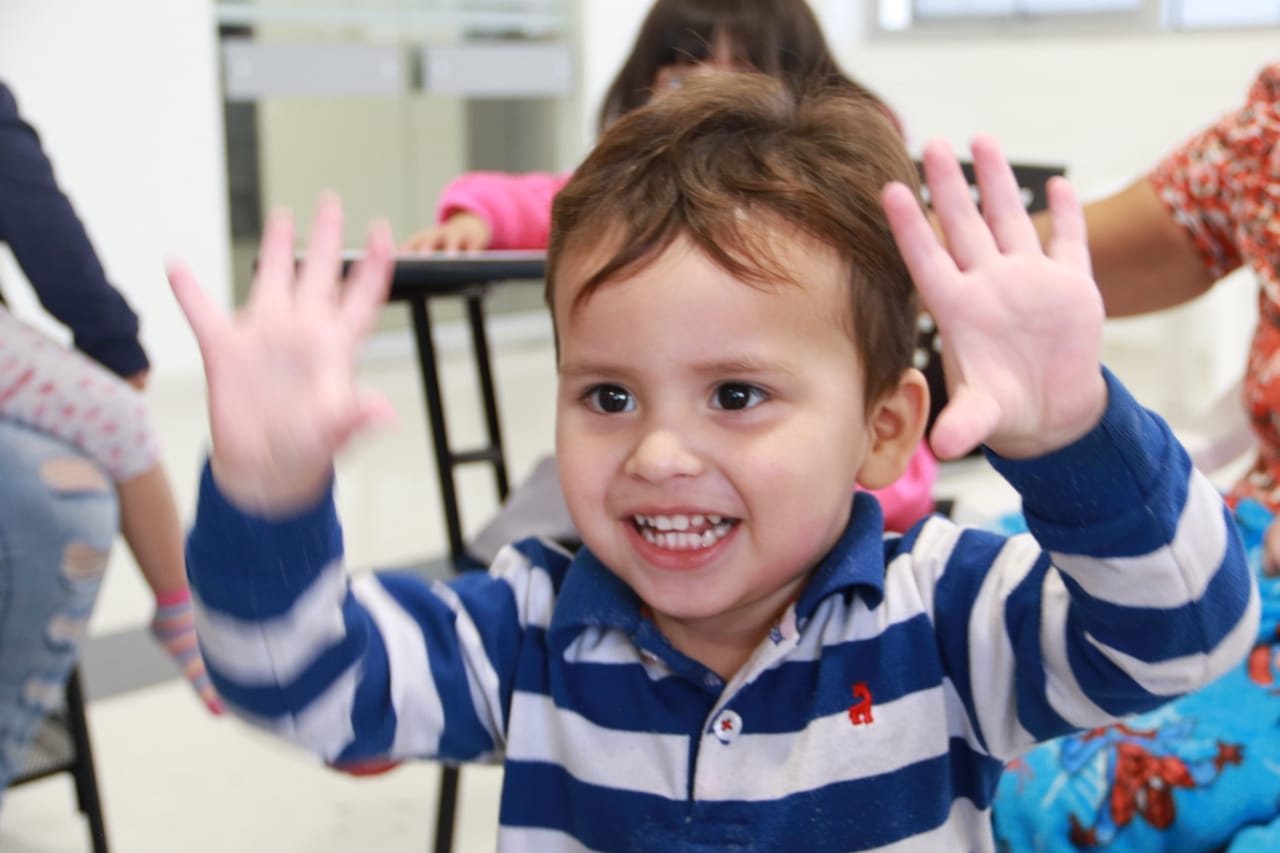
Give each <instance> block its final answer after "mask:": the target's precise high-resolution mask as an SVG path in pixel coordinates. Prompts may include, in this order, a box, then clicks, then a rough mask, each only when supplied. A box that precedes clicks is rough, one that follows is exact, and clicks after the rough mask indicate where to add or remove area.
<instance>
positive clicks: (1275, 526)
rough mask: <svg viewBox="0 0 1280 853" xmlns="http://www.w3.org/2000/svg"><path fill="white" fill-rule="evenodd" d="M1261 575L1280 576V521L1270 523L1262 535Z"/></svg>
mask: <svg viewBox="0 0 1280 853" xmlns="http://www.w3.org/2000/svg"><path fill="white" fill-rule="evenodd" d="M1262 573H1263V574H1264V575H1266V576H1267V577H1272V578H1273V577H1276V576H1277V575H1280V519H1277V520H1275V521H1272V522H1271V524H1270V525H1269V526H1268V527H1267V532H1266V533H1264V534H1263V535H1262Z"/></svg>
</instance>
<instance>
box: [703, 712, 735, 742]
mask: <svg viewBox="0 0 1280 853" xmlns="http://www.w3.org/2000/svg"><path fill="white" fill-rule="evenodd" d="M711 730H712V731H713V732H715V735H716V737H717V738H719V740H720V742H721V743H732V742H733V741H734V740H735V739H736V738H737V737H738V735H739V734H741V733H742V717H740V716H738V713H737V712H736V711H730V710H727V709H726V710H724V711H721V712H720V713H719V714H718V715H717V716H716V721H715V722H714V723H713V724H712V727H711Z"/></svg>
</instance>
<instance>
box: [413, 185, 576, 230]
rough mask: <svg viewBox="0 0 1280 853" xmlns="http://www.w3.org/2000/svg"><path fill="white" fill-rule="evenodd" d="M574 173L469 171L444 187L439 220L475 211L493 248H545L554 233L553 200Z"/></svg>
mask: <svg viewBox="0 0 1280 853" xmlns="http://www.w3.org/2000/svg"><path fill="white" fill-rule="evenodd" d="M572 174H573V173H572V172H565V173H563V174H559V175H553V174H550V173H548V172H530V173H528V174H523V175H513V174H510V173H507V172H470V173H468V174H466V175H462V176H460V177H458V178H455V179H454V180H453V181H452V182H450V184H449V185H448V186H447V187H445V189H444V192H443V193H442V194H441V196H440V203H439V206H438V207H437V209H436V221H437V222H443V221H444V220H446V219H448V218H449V217H450V216H452V215H453V214H455V213H457V212H459V211H465V212H467V213H473V214H475V215H476V216H479V217H480V218H481V219H483V220H484V221H485V223H486V224H487V225H488V226H489V229H490V230H491V232H492V239H491V241H490V243H489V248H490V249H545V248H547V241H548V240H549V239H550V234H551V201H552V199H554V198H555V195H556V193H558V192H560V190H561V188H563V187H564V185H565V184H567V183H568V182H569V178H570V177H571V176H572Z"/></svg>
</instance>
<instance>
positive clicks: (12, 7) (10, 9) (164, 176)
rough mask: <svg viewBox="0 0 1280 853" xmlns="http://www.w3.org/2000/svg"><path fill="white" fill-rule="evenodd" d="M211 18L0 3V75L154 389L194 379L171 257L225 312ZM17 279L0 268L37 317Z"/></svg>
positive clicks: (10, 292) (122, 7)
mask: <svg viewBox="0 0 1280 853" xmlns="http://www.w3.org/2000/svg"><path fill="white" fill-rule="evenodd" d="M212 8H213V4H212V3H211V2H209V0H113V2H110V3H104V2H98V0H41V2H38V3H36V2H14V3H6V4H5V5H4V12H3V16H2V17H3V20H2V22H0V78H3V79H5V80H6V81H7V82H8V83H9V84H10V86H11V87H12V88H13V89H14V91H15V93H16V94H17V97H18V102H19V105H20V107H21V108H22V110H23V112H24V114H25V115H26V117H27V119H28V121H30V122H31V123H32V124H33V125H35V126H36V128H37V130H38V131H39V132H40V134H41V137H42V139H43V141H44V143H45V147H46V150H47V151H48V152H49V154H50V155H51V157H52V159H53V161H54V166H55V169H56V172H57V175H58V178H59V179H60V181H61V183H62V184H63V187H64V189H66V190H67V191H68V194H69V195H70V196H71V199H72V203H73V204H74V205H75V206H76V208H77V210H78V211H79V213H80V217H81V219H82V220H83V221H84V223H85V225H86V227H87V228H88V231H89V235H90V237H91V238H92V240H93V242H94V244H95V246H96V247H97V249H98V253H99V255H100V256H101V258H102V261H103V264H104V266H105V267H106V269H107V274H108V276H109V277H110V279H111V281H112V282H114V283H115V284H116V286H117V287H119V288H120V289H121V290H122V291H123V292H124V293H125V295H126V298H128V300H129V302H130V303H131V304H132V305H133V307H134V309H135V310H136V311H137V312H138V313H139V315H140V316H141V318H142V337H143V343H144V345H145V346H146V348H147V350H148V352H149V353H150V355H151V358H152V362H153V364H154V368H153V369H154V375H155V376H156V377H157V378H158V379H160V378H168V379H173V380H187V379H192V378H194V377H196V376H197V375H198V372H199V356H198V353H197V351H196V348H195V345H194V342H193V340H192V339H191V337H190V334H189V331H188V329H187V326H186V323H185V322H184V321H183V319H182V317H181V315H180V313H179V312H178V310H177V307H176V305H175V304H174V301H173V297H172V295H171V294H170V292H169V288H168V284H167V282H166V280H165V276H164V260H165V258H166V257H168V256H170V255H178V256H181V257H182V258H184V259H185V260H186V261H187V262H188V263H189V264H190V265H191V266H192V267H193V268H194V269H195V270H196V272H197V274H198V275H199V277H200V280H201V282H202V283H203V284H204V286H205V288H206V289H207V290H208V291H209V292H210V293H211V294H212V295H213V296H214V298H215V299H217V300H219V301H221V302H223V303H224V304H229V302H230V296H229V294H230V272H229V269H230V258H229V248H228V225H227V200H226V179H225V165H224V156H223V134H222V114H221V100H220V96H219V94H218V87H217V78H216V72H215V67H216V66H215V61H214V58H215V53H214V48H215V40H216V30H215V26H214V22H213V14H212ZM18 278H19V275H18V273H17V271H16V268H15V267H14V265H13V264H12V259H11V258H10V257H5V258H3V259H2V261H0V280H3V281H4V282H5V284H6V289H5V292H6V295H7V296H11V297H12V299H11V301H12V302H14V303H15V310H17V311H19V312H20V313H21V314H22V316H23V317H24V318H31V317H33V316H34V315H35V313H36V312H37V310H38V308H37V307H36V305H35V303H34V301H33V299H32V298H31V297H30V294H29V290H28V288H26V287H25V286H21V287H20V286H17V285H16V283H15V280H17V279H18ZM24 284H25V283H24ZM38 322H39V323H40V324H41V325H44V326H45V327H46V328H49V329H50V330H54V329H57V328H58V327H56V326H54V325H53V324H51V323H50V322H48V320H47V318H45V319H44V320H43V321H38Z"/></svg>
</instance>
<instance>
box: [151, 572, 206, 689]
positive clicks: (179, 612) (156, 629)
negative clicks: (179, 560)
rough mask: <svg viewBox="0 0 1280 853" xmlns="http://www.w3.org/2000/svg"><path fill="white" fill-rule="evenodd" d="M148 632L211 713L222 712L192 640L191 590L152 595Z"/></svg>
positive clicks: (194, 621) (193, 620)
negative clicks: (153, 611)
mask: <svg viewBox="0 0 1280 853" xmlns="http://www.w3.org/2000/svg"><path fill="white" fill-rule="evenodd" d="M151 634H152V636H154V637H155V638H156V641H157V642H159V643H160V645H162V646H164V650H165V651H166V652H168V653H169V656H170V657H172V658H173V659H174V660H175V661H177V663H178V666H179V667H181V668H182V672H183V674H184V675H186V676H187V680H188V681H190V682H191V686H192V687H194V688H195V691H196V693H197V694H198V695H199V696H200V700H201V701H202V702H204V704H205V706H206V707H207V708H208V709H209V710H210V711H212V712H213V713H214V714H221V713H222V703H221V702H220V701H218V694H217V693H216V692H214V689H213V684H212V682H210V681H209V673H208V672H206V671H205V668H204V658H202V657H200V646H199V645H198V644H197V642H196V619H195V612H194V611H193V610H192V609H191V590H189V589H187V588H185V587H183V588H182V589H176V590H170V591H168V592H162V593H160V594H158V595H157V596H156V615H155V618H154V619H152V620H151Z"/></svg>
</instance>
